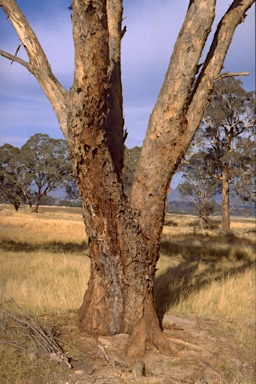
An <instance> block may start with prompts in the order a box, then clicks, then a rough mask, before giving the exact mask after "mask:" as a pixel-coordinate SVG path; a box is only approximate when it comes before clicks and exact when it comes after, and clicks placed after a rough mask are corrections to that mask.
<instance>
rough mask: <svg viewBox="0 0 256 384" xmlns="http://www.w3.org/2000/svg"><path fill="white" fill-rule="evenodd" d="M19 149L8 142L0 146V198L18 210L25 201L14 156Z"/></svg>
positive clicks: (17, 153)
mask: <svg viewBox="0 0 256 384" xmlns="http://www.w3.org/2000/svg"><path fill="white" fill-rule="evenodd" d="M19 153H20V149H19V148H17V147H13V146H12V145H10V144H4V145H3V146H1V147H0V198H1V201H2V202H5V203H10V204H12V205H13V206H14V208H15V210H16V211H18V209H19V208H20V206H22V205H23V204H24V202H25V195H24V185H23V183H22V182H21V177H20V174H19V165H18V164H17V163H16V158H17V156H18V155H19Z"/></svg>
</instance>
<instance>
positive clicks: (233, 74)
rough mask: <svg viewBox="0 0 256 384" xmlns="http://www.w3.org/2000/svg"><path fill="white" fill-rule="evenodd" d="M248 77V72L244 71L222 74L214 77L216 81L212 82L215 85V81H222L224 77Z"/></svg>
mask: <svg viewBox="0 0 256 384" xmlns="http://www.w3.org/2000/svg"><path fill="white" fill-rule="evenodd" d="M249 75H250V71H246V72H223V73H220V74H219V76H217V77H216V79H215V80H214V82H215V83H216V82H217V81H219V80H220V79H223V78H224V77H234V76H239V77H240V76H249Z"/></svg>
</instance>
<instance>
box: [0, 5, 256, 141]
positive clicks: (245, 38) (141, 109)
mask: <svg viewBox="0 0 256 384" xmlns="http://www.w3.org/2000/svg"><path fill="white" fill-rule="evenodd" d="M230 2H231V1H230V0H227V1H226V0H219V1H217V8H216V11H217V15H218V18H220V16H221V14H223V12H224V10H225V9H227V7H228V5H229V4H230ZM17 3H18V5H19V6H20V7H21V9H22V10H23V12H24V13H25V15H26V17H27V19H28V20H29V22H30V24H31V26H32V28H33V29H34V31H35V33H36V34H37V36H38V38H39V41H40V42H41V45H42V46H43V49H44V50H45V52H46V54H47V56H48V59H49V61H50V64H51V67H52V69H53V72H54V73H55V75H56V76H57V78H58V79H59V80H60V82H61V83H62V84H63V85H64V86H65V87H66V88H67V89H69V87H70V86H71V84H72V77H73V70H74V67H73V44H72V24H71V20H70V13H69V11H68V9H67V8H68V6H69V5H70V3H71V1H70V0H55V1H52V0H44V1H41V0H17ZM187 5H188V0H180V1H177V0H158V1H156V0H136V1H135V0H125V1H124V17H125V20H124V25H126V26H127V33H126V34H125V36H124V39H123V45H122V76H123V90H124V115H125V127H126V129H127V130H128V132H129V134H128V139H127V141H126V144H127V146H128V147H133V146H135V145H142V141H143V138H144V135H145V132H146V128H147V123H148V119H149V115H150V113H151V111H152V108H153V106H154V103H155V101H156V98H157V95H158V92H159V90H160V88H161V85H162V82H163V79H164V75H165V72H166V69H167V66H168V63H169V59H170V55H171V53H172V49H173V46H174V43H175V40H176V37H177V35H178V32H179V29H180V27H181V24H182V22H183V19H184V16H185V13H186V9H187ZM215 26H216V23H215ZM18 45H19V39H18V37H17V35H16V33H15V31H14V29H13V27H12V25H11V24H10V22H9V21H8V20H7V19H6V16H5V14H4V12H3V11H2V10H1V9H0V49H2V50H5V51H7V52H10V53H12V54H14V53H15V51H16V48H17V47H18ZM21 51H22V49H21V50H20V51H19V56H21V57H23V58H24V59H25V60H26V54H25V53H24V52H21ZM254 57H255V40H254V10H253V9H252V8H251V9H250V10H249V12H248V17H247V19H246V22H245V23H242V24H240V26H239V27H238V29H237V31H236V33H235V36H234V39H233V42H232V45H231V47H230V50H229V53H228V56H227V59H226V62H225V68H224V70H226V71H227V70H229V71H246V70H250V71H251V75H250V76H248V77H247V78H241V80H242V81H243V83H244V87H245V88H246V89H247V90H248V91H249V90H253V89H255V62H254ZM38 132H41V133H47V134H48V135H49V136H50V137H54V138H62V134H61V131H60V128H59V126H58V123H57V119H56V117H55V115H54V112H53V109H52V107H51V105H50V103H49V101H48V99H46V97H45V96H44V93H43V92H42V90H41V88H40V87H39V85H38V84H37V82H36V80H35V79H34V77H33V75H31V74H29V72H28V71H27V70H26V69H25V68H24V67H22V66H21V65H19V64H17V63H13V64H12V65H10V61H9V60H6V59H5V58H2V57H0V145H3V144H4V143H9V144H12V145H14V146H18V147H20V146H21V145H23V144H24V143H25V142H26V141H27V139H28V138H29V137H30V136H32V135H34V134H35V133H38Z"/></svg>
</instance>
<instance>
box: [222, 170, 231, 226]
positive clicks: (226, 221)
mask: <svg viewBox="0 0 256 384" xmlns="http://www.w3.org/2000/svg"><path fill="white" fill-rule="evenodd" d="M229 189H230V188H229V180H228V172H227V171H226V170H225V169H224V170H223V172H222V204H221V209H222V220H221V228H222V230H223V231H229V230H230V212H229Z"/></svg>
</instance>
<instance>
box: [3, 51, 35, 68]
mask: <svg viewBox="0 0 256 384" xmlns="http://www.w3.org/2000/svg"><path fill="white" fill-rule="evenodd" d="M0 55H1V56H3V57H5V58H6V59H8V60H11V64H12V63H13V62H14V61H16V63H19V64H20V65H23V67H25V68H27V69H28V70H29V63H28V62H27V61H25V60H22V59H21V58H19V57H17V56H14V55H11V54H10V53H8V52H5V51H2V50H1V49H0Z"/></svg>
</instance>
